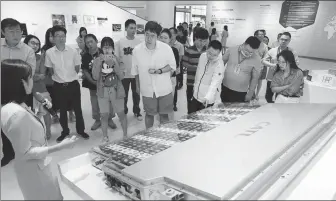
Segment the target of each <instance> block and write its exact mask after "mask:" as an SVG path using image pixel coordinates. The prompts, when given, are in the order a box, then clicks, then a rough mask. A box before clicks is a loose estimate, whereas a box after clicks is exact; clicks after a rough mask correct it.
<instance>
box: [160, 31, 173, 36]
mask: <svg viewBox="0 0 336 201" xmlns="http://www.w3.org/2000/svg"><path fill="white" fill-rule="evenodd" d="M161 33H166V34H168V36H169V38H171V37H172V34H171V33H170V31H169V29H163V30H162V31H161Z"/></svg>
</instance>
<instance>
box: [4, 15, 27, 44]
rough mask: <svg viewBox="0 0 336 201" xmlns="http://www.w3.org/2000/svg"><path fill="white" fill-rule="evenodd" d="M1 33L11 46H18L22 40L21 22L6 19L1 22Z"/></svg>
mask: <svg viewBox="0 0 336 201" xmlns="http://www.w3.org/2000/svg"><path fill="white" fill-rule="evenodd" d="M1 33H2V34H3V35H4V36H5V39H6V42H7V44H8V45H9V46H16V45H17V44H18V43H19V42H20V41H21V38H22V30H21V27H20V22H18V21H17V20H15V19H13V18H6V19H3V20H2V21H1Z"/></svg>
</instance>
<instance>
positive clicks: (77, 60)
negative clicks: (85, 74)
mask: <svg viewBox="0 0 336 201" xmlns="http://www.w3.org/2000/svg"><path fill="white" fill-rule="evenodd" d="M74 51H75V56H74V63H75V70H76V72H77V73H79V70H80V65H81V64H82V62H81V56H80V55H79V54H78V52H77V51H76V50H74Z"/></svg>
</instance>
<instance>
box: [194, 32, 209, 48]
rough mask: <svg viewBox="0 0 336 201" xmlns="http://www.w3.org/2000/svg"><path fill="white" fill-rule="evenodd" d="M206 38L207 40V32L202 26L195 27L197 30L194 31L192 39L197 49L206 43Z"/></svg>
mask: <svg viewBox="0 0 336 201" xmlns="http://www.w3.org/2000/svg"><path fill="white" fill-rule="evenodd" d="M208 40H209V32H208V31H207V30H206V29H204V28H202V27H200V28H199V29H197V31H196V32H195V41H194V44H195V46H196V47H197V48H198V49H201V48H203V47H204V46H206V45H207V43H208Z"/></svg>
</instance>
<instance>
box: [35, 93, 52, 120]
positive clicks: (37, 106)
mask: <svg viewBox="0 0 336 201" xmlns="http://www.w3.org/2000/svg"><path fill="white" fill-rule="evenodd" d="M40 94H41V95H42V96H43V97H44V98H46V99H47V100H49V101H50V102H52V101H51V97H50V94H49V93H48V92H43V93H40ZM33 108H34V110H35V111H36V114H37V115H38V116H44V115H46V114H48V112H47V110H45V109H44V107H43V104H42V103H40V102H39V101H37V100H36V99H35V97H34V99H33Z"/></svg>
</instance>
